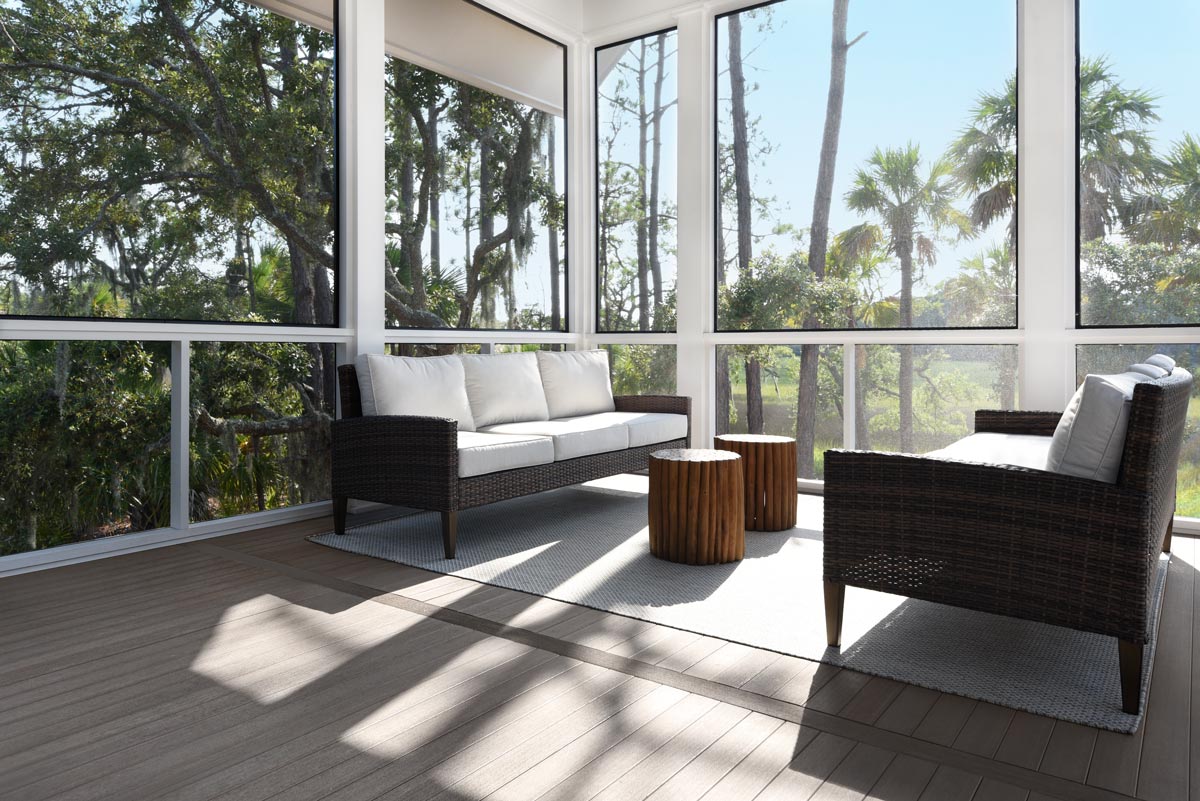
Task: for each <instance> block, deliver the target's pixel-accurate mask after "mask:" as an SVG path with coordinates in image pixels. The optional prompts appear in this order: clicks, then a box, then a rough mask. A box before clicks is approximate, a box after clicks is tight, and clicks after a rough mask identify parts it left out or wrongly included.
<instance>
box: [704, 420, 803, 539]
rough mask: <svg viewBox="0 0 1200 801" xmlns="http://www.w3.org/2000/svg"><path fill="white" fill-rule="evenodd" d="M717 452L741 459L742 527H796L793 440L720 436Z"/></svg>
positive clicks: (765, 435)
mask: <svg viewBox="0 0 1200 801" xmlns="http://www.w3.org/2000/svg"><path fill="white" fill-rule="evenodd" d="M714 439H715V441H714V445H715V446H716V447H717V448H719V449H720V450H724V451H731V452H733V453H736V454H738V455H739V456H741V457H742V468H743V469H742V472H743V475H744V483H745V488H746V489H745V491H746V500H745V508H746V528H747V529H749V530H750V531H783V530H784V529H789V528H791V527H792V526H794V525H796V440H794V439H792V438H791V437H775V436H771V435H769V434H720V435H718V436H717V437H715V438H714Z"/></svg>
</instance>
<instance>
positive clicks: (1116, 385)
mask: <svg viewBox="0 0 1200 801" xmlns="http://www.w3.org/2000/svg"><path fill="white" fill-rule="evenodd" d="M1150 380H1151V379H1150V378H1149V377H1148V376H1145V375H1142V374H1141V373H1119V374H1117V375H1089V376H1087V377H1086V378H1084V379H1083V384H1081V385H1080V387H1079V389H1078V390H1076V392H1075V395H1074V397H1072V398H1071V402H1070V403H1069V404H1067V409H1066V411H1064V412H1063V416H1062V419H1061V420H1059V421H1058V428H1056V429H1055V430H1054V441H1053V442H1052V443H1051V445H1050V453H1049V455H1048V456H1047V458H1046V469H1047V470H1053V471H1054V472H1056V473H1066V474H1067V475H1072V476H1080V477H1082V478H1093V479H1096V480H1097V481H1107V482H1108V483H1110V484H1112V483H1114V482H1115V481H1116V480H1117V473H1118V471H1119V470H1120V468H1121V456H1122V455H1123V454H1124V451H1125V431H1126V429H1127V428H1128V427H1129V406H1130V403H1131V401H1132V399H1133V388H1134V387H1135V386H1137V385H1138V384H1140V383H1142V382H1143V381H1150Z"/></svg>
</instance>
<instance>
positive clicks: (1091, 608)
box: [824, 368, 1192, 714]
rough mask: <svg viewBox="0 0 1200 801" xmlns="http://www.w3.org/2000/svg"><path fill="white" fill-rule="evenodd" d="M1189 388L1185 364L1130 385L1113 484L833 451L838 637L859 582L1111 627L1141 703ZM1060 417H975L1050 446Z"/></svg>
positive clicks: (829, 513)
mask: <svg viewBox="0 0 1200 801" xmlns="http://www.w3.org/2000/svg"><path fill="white" fill-rule="evenodd" d="M1191 388H1192V377H1191V375H1190V374H1188V373H1187V372H1186V371H1184V370H1182V369H1179V368H1175V369H1174V371H1173V372H1172V373H1170V374H1169V375H1167V376H1165V377H1162V378H1159V379H1157V380H1150V381H1146V382H1145V383H1139V384H1137V385H1136V386H1135V387H1134V388H1133V393H1132V400H1131V402H1130V403H1129V405H1128V407H1127V408H1128V427H1127V429H1126V434H1125V438H1124V449H1123V452H1120V453H1119V454H1118V458H1119V459H1120V469H1119V473H1118V474H1117V478H1116V482H1115V483H1106V482H1104V481H1098V480H1093V479H1089V478H1081V477H1078V476H1075V475H1065V474H1061V473H1055V472H1048V471H1047V470H1045V469H1034V468H1031V467H1029V466H1018V465H1013V464H981V463H978V462H972V461H962V460H957V459H954V458H946V456H938V455H926V456H914V455H909V454H900V453H869V452H862V451H846V450H832V451H827V452H826V454H825V533H824V537H825V549H824V579H825V610H826V629H827V634H828V640H829V645H830V646H832V647H837V646H839V645H840V641H841V627H842V614H843V604H844V602H845V588H846V586H848V585H849V586H854V587H864V588H867V589H872V590H878V591H882V592H888V593H895V594H899V595H905V596H908V597H911V598H919V599H923V600H926V601H934V602H938V603H944V604H950V605H952V606H958V607H965V608H968V609H974V610H979V611H983V612H990V613H994V614H1000V615H1008V616H1012V617H1018V618H1023V619H1026V620H1034V621H1039V622H1043V623H1049V624H1053V625H1058V626H1066V627H1068V628H1072V629H1078V630H1082V631H1088V632H1094V633H1097V634H1103V635H1109V636H1112V637H1115V638H1116V639H1117V641H1118V649H1117V650H1118V654H1117V655H1118V658H1119V664H1120V670H1121V696H1122V697H1121V703H1122V708H1123V709H1124V710H1125V711H1126V712H1130V713H1134V714H1136V713H1137V711H1138V709H1139V705H1140V690H1141V685H1142V652H1143V647H1144V645H1145V644H1146V642H1147V638H1148V635H1149V634H1150V632H1149V631H1148V626H1149V620H1150V617H1151V614H1152V610H1151V608H1150V604H1151V602H1152V597H1151V596H1152V584H1153V582H1154V580H1155V571H1156V568H1157V560H1158V554H1159V553H1160V552H1162V551H1169V550H1170V543H1171V525H1172V517H1173V513H1174V504H1175V475H1176V469H1177V464H1178V458H1179V451H1180V446H1181V442H1182V438H1183V432H1184V426H1185V423H1186V416H1187V406H1188V399H1189V396H1190V394H1191ZM1061 417H1062V413H1060V412H1034V411H979V412H976V413H975V430H976V432H977V433H983V434H985V435H993V436H994V435H1005V436H1006V437H1009V438H1012V435H1017V439H1020V438H1021V437H1022V435H1023V436H1025V437H1029V438H1030V439H1031V440H1034V441H1036V440H1044V441H1045V443H1044V445H1045V444H1048V442H1049V440H1050V438H1051V436H1052V435H1053V434H1054V433H1055V430H1056V427H1057V426H1058V424H1059V420H1060V418H1061ZM1043 453H1044V451H1043ZM1018 461H1019V460H1018Z"/></svg>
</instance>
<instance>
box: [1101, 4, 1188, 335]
mask: <svg viewBox="0 0 1200 801" xmlns="http://www.w3.org/2000/svg"><path fill="white" fill-rule="evenodd" d="M1198 21H1200V19H1198V18H1197V15H1196V6H1195V4H1194V3H1192V2H1190V1H1189V0H1148V1H1147V2H1145V3H1139V4H1138V7H1137V13H1136V14H1131V13H1129V6H1128V5H1126V4H1124V3H1121V2H1117V0H1080V2H1079V51H1080V62H1079V70H1080V71H1079V140H1078V148H1079V150H1078V159H1079V187H1078V189H1079V217H1078V236H1079V283H1078V291H1079V318H1078V321H1079V324H1080V325H1083V326H1155V325H1196V324H1197V323H1200V139H1197V137H1198V136H1200V111H1198V110H1197V108H1198V107H1197V99H1200V95H1198V93H1197V91H1196V83H1195V80H1194V76H1195V74H1196V71H1197V69H1200V55H1197V52H1196V49H1195V47H1194V45H1193V32H1194V31H1195V29H1196V23H1197V22H1198Z"/></svg>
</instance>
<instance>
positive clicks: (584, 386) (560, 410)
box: [537, 350, 617, 420]
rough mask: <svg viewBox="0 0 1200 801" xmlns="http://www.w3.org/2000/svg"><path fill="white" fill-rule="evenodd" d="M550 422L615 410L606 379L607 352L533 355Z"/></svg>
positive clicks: (609, 386) (540, 352)
mask: <svg viewBox="0 0 1200 801" xmlns="http://www.w3.org/2000/svg"><path fill="white" fill-rule="evenodd" d="M537 362H538V369H539V370H540V371H541V374H542V387H543V389H545V390H546V406H547V408H548V409H549V412H550V418H551V419H552V420H557V419H558V418H560V417H579V416H580V415H584V414H597V413H599V412H611V411H615V410H616V408H617V407H616V405H615V404H614V403H613V393H612V382H611V381H610V380H609V376H608V351H606V350H564V351H545V350H539V351H537Z"/></svg>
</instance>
